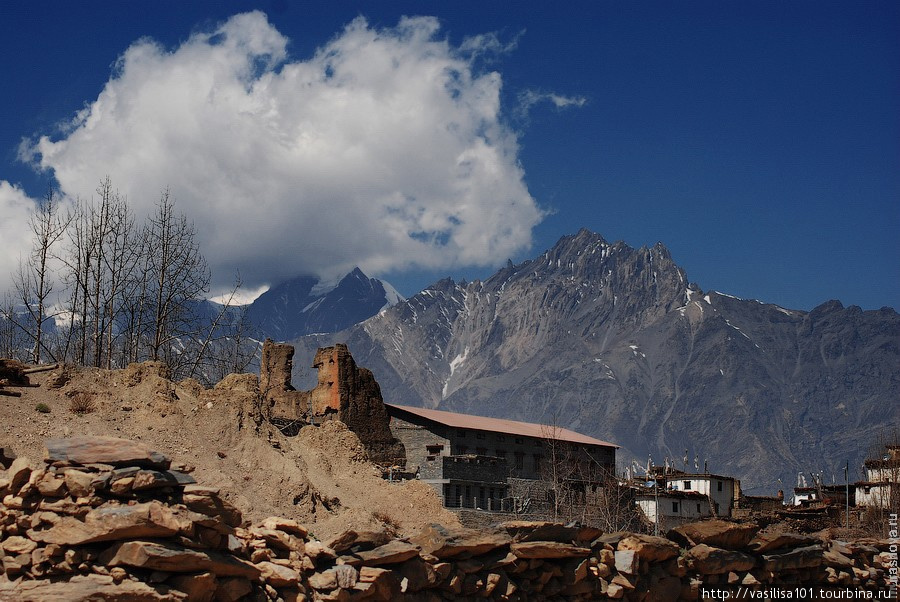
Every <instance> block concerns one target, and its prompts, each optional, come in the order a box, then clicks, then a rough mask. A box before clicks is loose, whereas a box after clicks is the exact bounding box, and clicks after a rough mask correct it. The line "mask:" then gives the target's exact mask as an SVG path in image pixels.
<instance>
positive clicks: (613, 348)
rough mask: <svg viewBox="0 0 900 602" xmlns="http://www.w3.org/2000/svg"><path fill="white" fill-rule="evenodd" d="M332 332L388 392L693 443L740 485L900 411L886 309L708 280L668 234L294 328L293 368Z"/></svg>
mask: <svg viewBox="0 0 900 602" xmlns="http://www.w3.org/2000/svg"><path fill="white" fill-rule="evenodd" d="M335 341H340V342H346V343H347V344H348V346H349V348H350V351H351V352H352V353H353V355H354V357H355V358H356V359H357V361H358V362H359V363H360V365H364V366H367V367H369V368H370V369H371V370H372V371H373V372H374V374H375V376H376V378H377V379H378V382H379V383H380V385H381V388H382V392H383V393H384V398H385V401H387V402H389V403H402V404H407V405H421V406H425V407H432V408H435V407H437V408H441V409H446V410H450V411H460V412H468V413H474V414H482V415H489V416H500V417H505V418H511V419H516V420H525V421H530V422H541V423H550V422H557V423H558V424H559V425H561V426H565V427H567V428H572V429H574V430H578V431H581V432H584V433H585V434H588V435H592V436H596V437H598V438H601V439H604V440H610V441H614V442H616V443H618V444H620V445H622V446H623V447H624V449H623V450H622V455H623V457H626V458H627V457H633V458H639V459H641V461H642V463H646V458H647V457H648V455H650V456H652V459H653V461H654V463H656V464H662V463H663V462H664V458H666V457H668V458H670V459H672V461H674V462H676V464H677V465H678V466H679V467H682V462H683V456H684V455H685V450H688V454H687V455H688V457H689V463H690V464H693V463H694V459H695V458H697V460H698V461H699V466H700V468H701V469H702V468H703V466H704V464H706V463H707V462H708V467H709V470H711V471H713V472H717V473H727V474H732V475H734V476H736V477H738V478H741V479H742V480H743V484H744V486H745V488H746V490H747V491H748V492H749V493H770V492H771V493H773V492H774V491H775V490H777V489H782V488H784V489H789V488H790V486H792V485H793V482H794V480H795V479H796V475H797V472H798V471H805V472H806V473H807V474H809V473H811V472H818V471H823V472H824V474H825V475H829V476H830V475H831V474H832V473H834V474H841V470H842V468H843V466H844V463H845V462H846V461H847V460H850V462H851V469H852V468H853V467H855V466H859V465H860V464H861V461H862V458H863V456H864V455H865V453H866V451H867V449H868V448H869V446H870V444H871V443H872V442H873V441H874V440H876V439H877V438H878V437H879V434H880V433H883V432H884V430H885V429H886V428H890V427H891V426H896V425H898V424H900V406H898V405H897V404H896V391H897V390H898V386H900V368H898V367H900V316H898V314H897V312H896V311H894V310H893V309H890V308H883V309H881V310H878V311H862V310H860V308H858V307H854V306H851V307H847V308H845V307H843V306H842V305H841V304H840V303H839V302H837V301H829V302H827V303H824V304H822V305H821V306H819V307H817V308H815V309H814V310H812V311H810V312H805V311H797V310H789V309H784V308H781V307H778V306H775V305H770V304H766V303H761V302H758V301H754V300H743V299H737V298H734V297H731V296H728V295H724V294H721V293H717V292H714V291H712V292H708V293H704V292H703V291H702V290H700V288H699V287H698V286H697V285H694V284H689V281H688V278H687V276H686V274H685V272H684V270H682V269H681V268H680V267H678V266H677V265H676V264H675V263H674V262H673V261H672V258H671V256H670V254H669V252H668V250H667V249H666V248H665V247H664V246H663V245H661V244H657V245H655V246H653V247H652V248H640V249H633V248H631V247H629V246H628V245H626V244H624V243H622V242H617V243H608V242H607V241H605V240H604V239H603V238H602V237H601V236H599V235H598V234H595V233H592V232H589V231H586V230H582V231H581V232H579V233H578V234H576V235H574V236H567V237H564V238H562V239H561V240H560V241H559V242H558V243H557V245H555V246H554V247H553V248H552V249H550V250H548V251H547V252H545V253H544V254H543V255H541V256H540V257H538V258H537V259H534V260H530V261H526V262H524V263H522V264H519V265H512V264H510V265H508V266H507V267H506V268H504V269H502V270H500V271H498V272H497V273H496V274H495V275H493V276H492V277H490V278H489V279H487V280H486V281H484V282H480V281H476V282H471V283H466V282H460V283H457V282H454V281H453V280H450V279H447V280H442V281H440V282H438V283H436V284H434V285H433V286H431V287H429V288H428V289H426V290H424V291H422V292H421V293H419V294H417V295H415V296H414V297H412V298H410V299H408V300H406V301H405V302H402V303H399V304H397V305H396V306H394V307H391V308H390V309H388V310H386V311H383V312H381V313H379V314H378V315H376V316H373V317H372V318H370V319H368V320H366V321H364V322H362V323H360V324H358V325H355V326H353V327H350V328H348V329H346V330H344V331H341V332H338V333H336V334H333V335H320V336H310V337H305V338H302V339H299V340H297V341H294V343H295V345H297V348H298V353H297V361H296V362H295V365H296V366H298V374H297V378H296V381H297V382H300V381H301V379H302V378H303V377H304V376H306V375H307V374H308V372H306V371H305V370H303V367H305V366H307V365H309V361H308V359H307V358H310V359H311V357H312V353H313V352H314V350H315V348H316V347H318V346H322V345H324V344H331V343H333V342H335ZM307 378H308V376H307ZM826 478H827V477H826ZM851 478H854V475H853V474H852V473H851ZM779 479H780V481H779Z"/></svg>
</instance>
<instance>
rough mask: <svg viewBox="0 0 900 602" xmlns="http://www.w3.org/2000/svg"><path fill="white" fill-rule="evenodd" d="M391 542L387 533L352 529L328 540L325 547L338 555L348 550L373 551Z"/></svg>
mask: <svg viewBox="0 0 900 602" xmlns="http://www.w3.org/2000/svg"><path fill="white" fill-rule="evenodd" d="M390 540H391V536H390V535H388V534H387V532H385V531H355V530H353V529H350V530H348V531H344V532H343V533H340V534H339V535H336V536H334V537H332V538H331V539H329V540H327V541H326V542H324V543H325V545H326V546H327V547H329V548H331V549H332V550H334V551H335V552H336V553H338V554H343V553H344V552H346V551H347V550H371V549H372V548H377V547H378V546H383V545H384V544H386V543H387V542H389V541H390Z"/></svg>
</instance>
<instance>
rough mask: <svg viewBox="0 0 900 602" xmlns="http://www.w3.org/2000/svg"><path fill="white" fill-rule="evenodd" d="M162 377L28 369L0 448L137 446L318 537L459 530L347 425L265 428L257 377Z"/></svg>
mask: <svg viewBox="0 0 900 602" xmlns="http://www.w3.org/2000/svg"><path fill="white" fill-rule="evenodd" d="M166 376H167V372H166V370H165V368H164V366H162V365H161V364H160V363H157V362H146V363H143V364H132V365H130V366H129V367H128V368H127V369H125V370H113V371H107V370H97V369H91V368H84V369H70V368H61V369H57V370H52V371H45V372H38V373H33V374H29V375H27V378H28V380H29V381H30V386H12V385H11V386H8V387H5V390H6V392H8V393H9V392H11V393H16V394H19V395H20V396H18V397H7V396H5V395H4V396H0V400H2V404H0V448H7V449H8V448H11V449H12V450H13V451H14V452H15V453H16V454H18V455H19V456H26V457H30V458H41V457H42V456H43V455H44V451H43V448H44V440H45V439H47V438H61V437H72V436H79V435H91V436H113V437H124V438H128V439H132V440H136V441H139V442H143V443H145V444H147V445H149V446H152V447H153V448H154V449H157V450H160V451H162V452H164V453H165V454H166V455H168V456H169V457H170V458H171V459H172V461H173V462H174V463H176V464H180V465H182V466H191V467H193V469H194V470H193V472H192V473H191V474H192V476H193V477H195V478H196V479H197V480H198V481H200V482H202V483H203V484H204V485H206V486H209V487H215V488H217V489H219V490H221V492H222V496H223V498H224V499H226V500H227V501H228V502H229V503H230V504H232V505H234V506H235V507H236V508H237V509H239V510H241V511H242V512H243V513H244V515H245V517H246V518H248V519H249V520H261V519H262V518H265V517H266V516H270V515H275V514H277V515H279V516H285V517H287V518H291V519H294V520H297V521H300V522H302V523H304V524H306V525H308V526H309V527H310V528H312V529H314V532H315V533H316V535H317V536H319V537H328V536H331V535H334V534H337V533H340V532H342V531H343V530H346V529H348V528H350V526H353V527H355V528H357V529H369V530H372V529H383V528H385V526H386V525H387V526H388V527H389V529H390V530H391V531H392V532H397V533H399V534H410V533H413V532H415V531H416V530H417V529H418V528H420V527H421V526H423V525H425V524H428V523H430V522H435V521H437V522H442V523H445V524H457V523H456V518H455V517H454V516H453V515H452V514H451V513H449V512H447V511H445V510H443V509H442V508H441V504H440V500H439V499H438V498H437V496H436V495H435V494H434V492H433V490H432V489H431V488H430V487H428V486H427V485H425V484H424V483H419V482H416V481H411V482H407V483H404V484H391V483H388V482H386V481H384V480H382V478H381V473H380V472H378V471H377V470H376V469H375V467H374V466H373V465H372V464H371V463H370V462H369V461H368V457H367V455H366V453H365V450H364V449H363V446H362V445H361V443H360V441H359V438H358V437H357V436H356V435H355V434H354V433H352V432H351V431H349V430H348V429H347V427H346V426H345V425H344V424H343V423H340V422H338V421H330V422H328V423H327V424H325V425H323V426H322V427H318V428H316V427H306V428H302V429H300V431H299V433H298V434H297V435H296V436H293V437H286V436H284V435H283V434H282V433H281V432H280V431H279V430H278V429H277V428H275V427H274V426H272V425H271V424H269V423H267V422H265V421H263V420H262V419H261V417H260V412H259V408H260V403H261V402H262V396H261V394H260V391H259V388H258V378H257V377H256V375H253V374H232V375H230V376H228V377H226V378H225V379H224V380H222V381H221V382H220V383H218V384H217V385H216V386H215V387H211V388H204V387H202V386H200V384H199V383H198V382H197V381H195V380H192V379H187V380H183V381H180V382H178V383H174V382H172V381H170V380H168V379H167V378H166ZM0 455H2V454H0ZM398 499H402V502H398ZM0 599H2V598H0Z"/></svg>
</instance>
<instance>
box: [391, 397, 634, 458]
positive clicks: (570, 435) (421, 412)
mask: <svg viewBox="0 0 900 602" xmlns="http://www.w3.org/2000/svg"><path fill="white" fill-rule="evenodd" d="M384 405H385V406H387V408H388V413H390V410H391V409H396V410H402V411H404V412H409V413H410V414H414V415H416V416H419V417H420V418H425V419H427V420H431V421H432V422H437V423H438V424H443V425H445V426H449V427H453V428H460V429H472V430H478V431H493V432H496V433H506V434H508V435H522V436H524V437H535V438H537V439H556V440H559V441H568V442H570V443H582V444H584V445H600V446H603V447H615V448H618V447H619V446H618V445H616V444H615V443H610V442H609V441H601V440H600V439H594V438H593V437H588V436H587V435H582V434H581V433H576V432H575V431H571V430H569V429H564V428H561V427H553V426H548V425H546V424H532V423H530V422H519V421H517V420H504V419H502V418H488V417H487V416H474V415H472V414H457V413H455V412H445V411H443V410H428V409H425V408H414V407H412V406H401V405H397V404H393V403H386V404H384Z"/></svg>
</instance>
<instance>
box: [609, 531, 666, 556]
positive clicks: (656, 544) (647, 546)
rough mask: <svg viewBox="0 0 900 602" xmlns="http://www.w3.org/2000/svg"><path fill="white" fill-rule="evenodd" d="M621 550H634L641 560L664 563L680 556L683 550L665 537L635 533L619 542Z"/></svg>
mask: <svg viewBox="0 0 900 602" xmlns="http://www.w3.org/2000/svg"><path fill="white" fill-rule="evenodd" d="M618 549H619V550H634V551H635V552H637V555H638V556H639V557H640V559H641V560H646V561H648V562H663V561H665V560H668V559H670V558H674V557H675V556H678V554H679V552H680V551H681V548H679V547H678V546H677V545H676V544H674V543H672V542H671V541H669V540H668V539H665V538H663V537H654V536H653V535H642V534H639V533H635V534H634V535H629V536H628V537H625V538H623V539H622V540H621V541H619V546H618Z"/></svg>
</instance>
